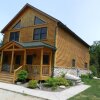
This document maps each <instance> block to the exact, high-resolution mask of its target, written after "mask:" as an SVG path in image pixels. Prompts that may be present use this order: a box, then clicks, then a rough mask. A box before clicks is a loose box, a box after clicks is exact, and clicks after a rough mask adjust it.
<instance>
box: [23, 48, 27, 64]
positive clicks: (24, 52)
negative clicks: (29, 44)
mask: <svg viewBox="0 0 100 100" xmlns="http://www.w3.org/2000/svg"><path fill="white" fill-rule="evenodd" d="M23 65H26V50H24V64H23Z"/></svg>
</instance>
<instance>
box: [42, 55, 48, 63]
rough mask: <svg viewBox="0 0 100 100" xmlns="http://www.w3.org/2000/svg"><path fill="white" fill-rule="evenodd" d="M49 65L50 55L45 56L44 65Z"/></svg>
mask: <svg viewBox="0 0 100 100" xmlns="http://www.w3.org/2000/svg"><path fill="white" fill-rule="evenodd" d="M48 64H49V55H43V65H48Z"/></svg>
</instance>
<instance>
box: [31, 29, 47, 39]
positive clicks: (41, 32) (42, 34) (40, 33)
mask: <svg viewBox="0 0 100 100" xmlns="http://www.w3.org/2000/svg"><path fill="white" fill-rule="evenodd" d="M46 37H47V27H43V28H36V29H34V36H33V39H34V40H42V39H46Z"/></svg>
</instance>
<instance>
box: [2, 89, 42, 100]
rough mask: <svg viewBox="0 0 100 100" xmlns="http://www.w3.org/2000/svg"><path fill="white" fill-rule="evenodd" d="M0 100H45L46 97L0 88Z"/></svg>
mask: <svg viewBox="0 0 100 100" xmlns="http://www.w3.org/2000/svg"><path fill="white" fill-rule="evenodd" d="M0 100H44V99H41V98H37V97H32V96H28V95H26V94H19V93H15V92H11V91H7V90H2V89H0Z"/></svg>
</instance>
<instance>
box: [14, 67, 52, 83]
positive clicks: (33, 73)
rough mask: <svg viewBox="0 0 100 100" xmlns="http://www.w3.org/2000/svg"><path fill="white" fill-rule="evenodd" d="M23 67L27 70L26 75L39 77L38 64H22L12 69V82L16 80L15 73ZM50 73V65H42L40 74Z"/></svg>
mask: <svg viewBox="0 0 100 100" xmlns="http://www.w3.org/2000/svg"><path fill="white" fill-rule="evenodd" d="M22 69H25V70H27V71H28V77H30V78H32V77H34V79H35V78H37V77H38V78H39V77H40V72H41V66H40V65H22V66H20V67H19V68H17V69H15V70H14V79H13V82H15V81H16V80H17V75H18V73H19V72H20V70H22ZM49 75H50V65H42V76H49Z"/></svg>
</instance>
